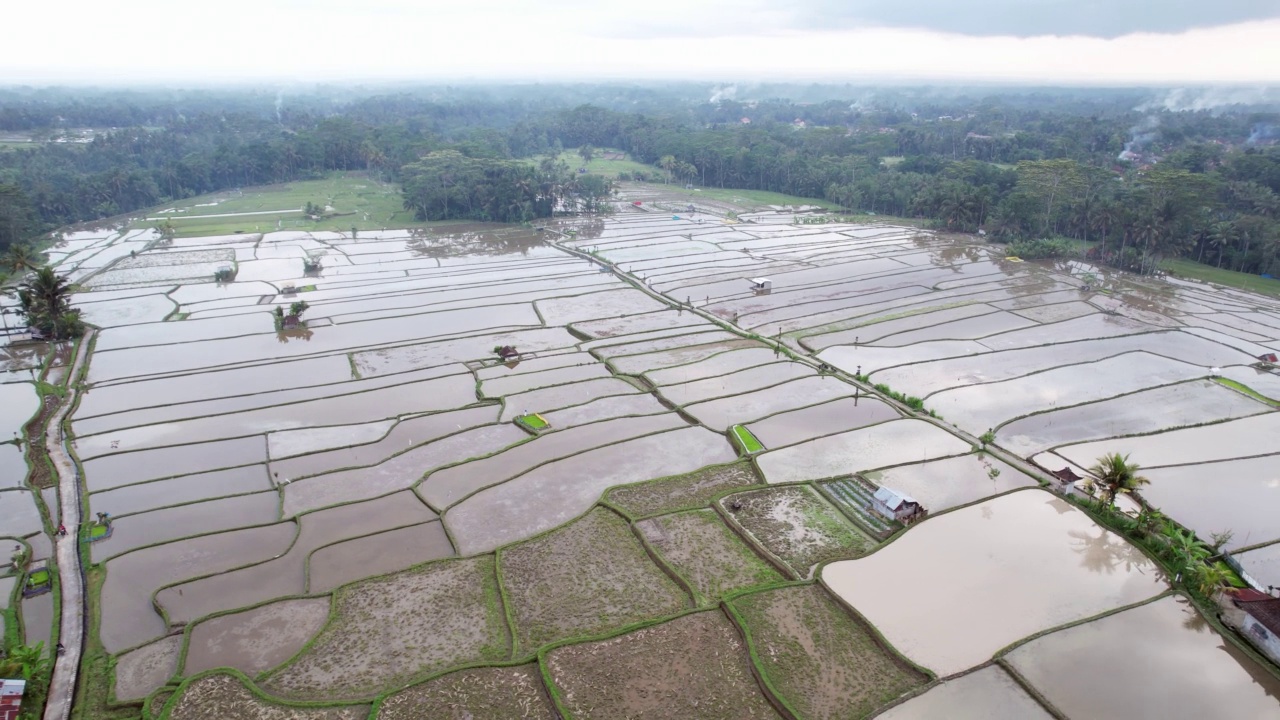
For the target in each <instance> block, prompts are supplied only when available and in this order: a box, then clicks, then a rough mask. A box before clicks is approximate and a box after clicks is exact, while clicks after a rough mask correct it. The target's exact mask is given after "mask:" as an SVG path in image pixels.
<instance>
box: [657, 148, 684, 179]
mask: <svg viewBox="0 0 1280 720" xmlns="http://www.w3.org/2000/svg"><path fill="white" fill-rule="evenodd" d="M678 162H679V161H678V160H676V158H675V156H674V155H663V156H662V157H661V158H659V159H658V167H660V168H662V169H663V170H666V171H667V182H668V183H669V182H671V171H672V170H673V169H675V167H676V163H678Z"/></svg>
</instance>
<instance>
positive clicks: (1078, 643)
mask: <svg viewBox="0 0 1280 720" xmlns="http://www.w3.org/2000/svg"><path fill="white" fill-rule="evenodd" d="M1009 661H1010V662H1011V663H1012V664H1013V666H1014V668H1015V669H1017V671H1018V672H1019V673H1020V674H1021V675H1022V676H1023V677H1024V678H1026V679H1027V680H1028V681H1029V682H1030V683H1031V685H1032V686H1034V687H1035V688H1036V689H1037V690H1039V691H1040V692H1041V693H1042V694H1043V695H1044V696H1045V697H1046V698H1047V699H1048V700H1049V702H1051V703H1053V704H1054V705H1055V706H1056V707H1057V708H1058V709H1060V710H1062V712H1064V713H1065V714H1066V715H1068V716H1069V717H1073V718H1101V717H1116V718H1122V717H1132V718H1136V717H1169V718H1172V717H1187V718H1211V717H1213V718H1227V717H1232V718H1280V680H1276V678H1275V677H1274V676H1272V675H1270V674H1269V673H1267V672H1266V671H1265V670H1263V669H1262V668H1260V667H1258V666H1257V665H1256V664H1255V663H1254V662H1253V661H1252V660H1250V659H1248V658H1247V657H1245V656H1243V655H1242V653H1240V651H1239V650H1236V649H1235V648H1234V647H1233V646H1232V645H1230V644H1229V643H1227V642H1226V641H1225V640H1223V639H1222V638H1221V637H1220V636H1219V635H1218V634H1217V633H1215V632H1214V631H1213V629H1212V628H1210V627H1209V626H1208V625H1207V624H1206V623H1205V621H1204V619H1203V618H1201V617H1199V616H1198V615H1197V614H1196V612H1195V610H1194V609H1192V608H1190V607H1188V606H1187V604H1186V602H1185V601H1184V600H1182V599H1181V598H1175V597H1168V598H1163V599H1160V600H1157V601H1156V602H1153V603H1150V604H1148V605H1143V606H1141V607H1137V608H1133V609H1131V610H1126V611H1124V612H1122V613H1118V614H1116V615H1111V616H1109V617H1105V618H1102V619H1101V620H1095V621H1093V622H1091V623H1087V624H1084V625H1078V626H1076V627H1073V628H1068V629H1066V630H1061V631H1059V632H1056V633H1053V634H1050V635H1046V636H1044V637H1042V638H1038V639H1036V640H1034V641H1032V642H1030V643H1028V644H1026V645H1023V646H1022V647H1019V648H1017V649H1016V650H1014V651H1013V652H1011V653H1009ZM1171 678H1177V682H1170V679H1171Z"/></svg>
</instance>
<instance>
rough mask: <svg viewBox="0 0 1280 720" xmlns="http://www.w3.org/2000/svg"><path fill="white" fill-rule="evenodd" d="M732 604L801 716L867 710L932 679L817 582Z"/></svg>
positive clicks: (825, 717)
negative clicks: (892, 649)
mask: <svg viewBox="0 0 1280 720" xmlns="http://www.w3.org/2000/svg"><path fill="white" fill-rule="evenodd" d="M732 605H733V607H734V608H735V609H737V611H738V613H739V614H740V615H741V616H742V619H743V621H744V623H745V625H746V630H747V635H748V637H749V638H750V640H751V643H752V645H753V646H754V647H755V651H756V657H757V658H758V661H759V663H760V666H761V670H762V672H763V673H764V675H765V676H766V677H767V678H769V681H770V682H771V683H773V687H774V688H775V689H776V690H777V691H778V694H779V695H781V696H782V697H783V698H784V699H785V700H786V701H787V702H788V703H790V705H791V707H793V708H795V710H796V711H797V712H798V713H799V714H800V716H801V717H806V718H815V719H821V720H835V719H837V718H862V717H867V716H868V715H870V714H871V712H872V711H874V710H875V709H876V708H878V707H883V706H884V705H885V704H887V703H889V702H891V701H892V700H894V699H895V698H897V697H899V696H901V695H902V694H903V693H905V692H907V691H908V690H911V689H912V688H915V687H919V686H920V685H923V684H924V683H925V682H927V680H928V678H927V677H925V676H924V675H923V674H922V673H921V672H920V671H919V670H916V669H915V668H913V667H911V666H910V664H908V663H906V662H905V661H903V660H902V659H901V658H899V657H897V656H896V655H894V654H893V653H892V652H891V651H889V650H887V649H886V648H885V647H884V646H883V645H881V644H880V641H879V640H878V639H877V638H876V637H875V635H874V634H873V633H872V632H871V631H870V630H869V629H867V628H866V627H864V626H863V625H862V624H861V623H860V622H857V621H855V620H854V619H853V617H852V616H851V615H850V614H849V613H848V611H846V610H845V609H844V608H842V607H840V605H839V604H838V603H836V601H835V600H832V599H831V597H830V596H829V595H827V593H826V591H825V590H823V589H822V588H820V587H818V586H816V585H806V586H802V587H789V588H781V589H777V590H764V591H761V592H757V593H752V594H750V595H745V596H742V597H738V598H736V599H734V600H733V601H732Z"/></svg>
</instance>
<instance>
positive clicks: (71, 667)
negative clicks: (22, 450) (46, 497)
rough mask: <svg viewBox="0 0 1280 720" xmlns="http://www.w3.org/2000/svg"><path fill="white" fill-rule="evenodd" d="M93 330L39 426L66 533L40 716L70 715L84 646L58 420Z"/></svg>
mask: <svg viewBox="0 0 1280 720" xmlns="http://www.w3.org/2000/svg"><path fill="white" fill-rule="evenodd" d="M93 332H94V331H92V330H90V331H89V332H87V333H85V336H84V339H83V340H81V341H80V347H79V349H78V351H77V353H76V357H75V362H74V363H72V365H71V374H70V375H68V376H67V377H68V379H67V397H66V401H65V402H64V403H63V404H62V407H61V408H59V409H58V413H57V414H56V415H54V416H53V418H52V419H50V421H49V425H48V426H47V427H46V428H45V445H46V447H48V449H49V458H50V459H51V460H53V467H54V469H55V470H57V472H58V504H59V505H60V506H61V508H62V517H61V523H62V524H63V525H65V526H66V527H67V535H66V537H57V536H55V540H56V541H57V550H56V551H57V557H58V584H59V588H60V591H61V595H62V613H61V616H60V618H59V621H58V641H59V642H61V643H62V645H63V647H64V648H65V650H64V651H63V653H62V654H61V655H56V654H55V656H54V665H53V677H52V679H51V680H50V682H49V699H48V701H47V702H46V703H45V706H44V720H66V719H67V718H69V717H71V703H72V702H73V701H74V700H75V695H76V674H77V672H78V671H79V669H80V655H81V653H82V651H83V649H84V627H85V623H84V617H85V616H84V613H85V603H84V600H85V598H84V575H83V573H82V569H81V567H80V547H79V544H80V532H79V530H80V509H81V500H82V498H81V493H80V472H79V470H78V469H77V468H76V465H75V463H74V462H72V461H71V456H70V454H68V453H67V448H66V445H65V444H64V438H63V436H62V421H63V420H64V419H65V418H66V417H67V413H69V412H71V408H72V407H73V406H74V405H75V403H76V378H77V377H78V376H79V375H80V368H81V367H82V366H83V365H84V362H85V358H87V357H88V356H89V345H90V344H91V343H92V341H93Z"/></svg>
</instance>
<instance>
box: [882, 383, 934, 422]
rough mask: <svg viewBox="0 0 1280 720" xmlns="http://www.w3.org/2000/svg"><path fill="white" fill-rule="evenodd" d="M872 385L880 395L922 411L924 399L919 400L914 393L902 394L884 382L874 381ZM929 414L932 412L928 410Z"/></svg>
mask: <svg viewBox="0 0 1280 720" xmlns="http://www.w3.org/2000/svg"><path fill="white" fill-rule="evenodd" d="M872 387H874V388H875V389H876V392H878V393H880V394H882V395H885V396H887V397H891V398H893V399H894V400H897V401H898V402H900V403H902V404H903V405H906V406H907V407H909V408H911V409H912V410H915V411H916V412H922V411H924V400H921V399H920V398H918V397H916V396H915V395H904V394H902V393H900V392H898V391H897V390H894V389H893V388H891V387H889V386H888V385H885V384H884V383H876V384H875V385H873V386H872ZM930 414H931V415H932V414H933V413H932V412H930ZM935 417H936V416H935Z"/></svg>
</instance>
